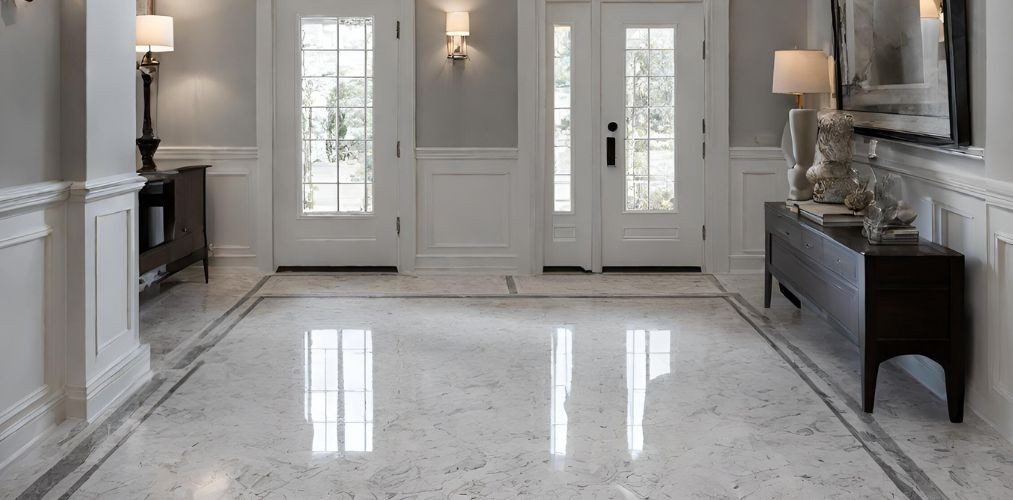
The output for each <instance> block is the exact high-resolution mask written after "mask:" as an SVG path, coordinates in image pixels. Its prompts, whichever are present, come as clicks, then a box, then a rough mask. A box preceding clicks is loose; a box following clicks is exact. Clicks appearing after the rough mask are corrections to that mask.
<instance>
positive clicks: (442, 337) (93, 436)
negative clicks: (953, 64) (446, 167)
mask: <svg viewBox="0 0 1013 500" xmlns="http://www.w3.org/2000/svg"><path fill="white" fill-rule="evenodd" d="M230 273H233V274H234V276H222V277H219V286H218V288H212V287H201V286H197V284H196V283H194V284H193V286H190V287H189V289H187V290H186V293H177V294H172V293H169V294H163V297H159V298H158V299H157V300H155V301H152V302H149V303H146V304H145V305H144V306H142V338H143V337H144V336H145V335H146V332H145V328H144V327H145V325H146V324H147V325H149V327H150V326H154V327H157V328H151V330H149V331H148V332H147V334H149V335H152V334H153V335H156V336H158V338H153V339H152V340H151V341H152V342H156V341H158V342H163V343H164V345H165V346H167V347H169V349H167V350H159V351H158V352H160V353H162V354H158V355H156V357H155V358H156V361H158V362H157V363H156V366H157V367H158V368H157V369H158V374H157V375H156V379H155V381H153V383H152V384H151V386H150V387H148V388H146V389H145V392H144V393H141V394H137V395H135V396H134V397H133V398H131V400H130V401H127V402H125V403H124V405H123V406H121V407H120V409H118V410H117V411H116V412H115V413H114V414H113V415H111V416H110V417H108V418H107V419H105V420H103V421H99V422H95V423H93V424H91V425H84V424H83V423H80V422H76V423H75V422H67V423H65V424H64V425H63V426H61V427H60V428H58V429H57V430H56V431H54V434H53V435H52V436H49V437H47V438H46V439H44V440H43V441H41V442H40V444H39V446H38V448H37V449H36V450H33V453H31V454H29V455H27V456H26V457H24V459H23V460H19V461H16V462H15V463H14V464H12V466H10V467H8V468H7V469H5V470H3V471H0V497H5V498H6V497H15V496H17V495H18V493H19V492H22V491H26V493H25V494H24V495H23V497H24V498H37V497H40V496H42V495H43V494H45V496H46V498H60V497H69V498H103V499H105V498H138V497H140V498H195V497H200V498H235V497H244V498H245V497H258V498H259V497H270V498H319V497H337V498H356V497H380V496H383V497H387V498H431V497H438V498H516V497H528V498H744V497H752V498H1009V497H1010V493H1011V491H1013V484H1011V483H1013V480H1011V479H1009V478H1011V477H1013V460H1011V458H1013V446H1011V445H1010V444H1009V443H1008V442H1006V441H1005V440H1003V439H1002V438H1001V437H999V436H998V435H997V434H996V433H995V432H994V431H993V430H991V429H990V428H989V427H988V426H987V424H985V423H984V422H982V421H981V420H980V419H978V418H977V417H975V416H973V415H969V418H968V419H967V422H966V423H965V424H963V425H953V424H950V423H949V422H948V421H947V419H946V415H945V404H943V403H942V402H941V401H939V400H938V399H937V398H936V396H935V395H933V394H932V393H931V392H930V391H928V390H926V389H925V388H924V387H922V386H920V385H919V384H918V383H917V382H915V381H913V380H912V379H910V377H908V376H907V375H906V374H905V373H902V372H901V371H899V370H897V369H896V368H895V367H893V366H889V365H887V366H884V370H883V373H882V374H881V375H880V384H881V387H880V398H879V401H877V412H876V414H875V415H873V416H869V415H866V414H864V413H862V412H861V411H860V408H858V405H857V402H856V398H857V395H858V394H859V391H858V387H859V385H858V382H859V380H858V372H857V357H856V355H857V353H856V351H855V349H856V348H855V347H854V346H853V345H852V344H850V343H849V342H848V341H847V340H845V339H844V338H843V337H841V336H840V335H838V334H837V333H836V332H834V331H833V330H832V329H830V328H829V327H827V326H826V324H825V322H823V321H822V320H821V319H820V318H819V316H818V315H815V314H813V313H811V312H810V311H808V310H803V311H801V312H799V311H797V310H795V309H793V308H792V307H791V306H790V305H788V304H787V302H786V301H784V300H783V299H782V298H780V297H776V298H775V301H774V307H773V309H771V310H760V309H758V307H757V306H758V304H759V303H760V300H761V299H762V293H760V292H761V285H762V279H760V278H758V277H756V276H746V277H741V276H720V277H718V278H715V277H713V276H707V275H688V274H687V275H654V276H651V275H604V276H580V275H572V276H567V275H548V276H542V277H514V278H513V279H507V278H506V277H441V279H432V277H419V278H408V277H398V276H395V275H383V276H373V277H370V276H365V275H360V276H349V275H311V276H307V275H275V276H271V277H269V278H267V279H266V280H262V281H259V280H260V277H259V276H258V275H257V274H256V273H252V272H249V271H245V272H244V271H241V270H237V271H230ZM213 278H214V276H213ZM391 278H402V279H391ZM476 278H478V279H476ZM179 281H180V282H181V286H189V285H188V284H187V283H188V281H189V278H188V277H187V274H186V273H182V274H181V275H180V279H179ZM178 289H179V290H181V291H182V290H184V289H183V288H178ZM172 290H173V288H172V287H170V292H171V291H172ZM216 295H219V296H223V295H227V296H228V297H229V300H224V299H221V300H219V299H216V298H215V296H216ZM648 295H656V296H654V297H650V296H648ZM367 297H369V298H367ZM383 297H386V298H383ZM594 297H598V298H594ZM174 307H175V309H176V310H178V311H179V314H178V315H173V314H171V313H168V312H167V311H169V310H171V309H173V308H174ZM145 309H148V310H147V311H145ZM163 311H166V312H163ZM145 313H147V314H145ZM145 318H147V323H146V322H145V321H146V320H145ZM174 325H178V326H179V328H178V330H176V329H174V327H173V326H174ZM174 341H178V342H179V343H178V345H176V346H175V347H173V342H174ZM47 471H48V472H47ZM33 483H34V484H33ZM30 485H31V486H32V489H29V490H26V488H28V487H29V486H30Z"/></svg>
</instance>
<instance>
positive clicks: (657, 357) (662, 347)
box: [626, 330, 672, 458]
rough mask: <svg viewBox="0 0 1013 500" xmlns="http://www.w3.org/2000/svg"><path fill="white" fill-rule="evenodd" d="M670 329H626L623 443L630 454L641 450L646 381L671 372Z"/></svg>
mask: <svg viewBox="0 0 1013 500" xmlns="http://www.w3.org/2000/svg"><path fill="white" fill-rule="evenodd" d="M671 346H672V332H671V331H670V330H627V331H626V389H627V393H626V443H627V446H628V447H629V450H630V456H632V457H633V458H637V456H639V455H640V452H642V451H644V409H645V408H646V407H647V383H648V382H650V381H651V380H654V379H655V378H657V377H660V376H662V375H665V374H668V373H670V372H671V371H672V347H671Z"/></svg>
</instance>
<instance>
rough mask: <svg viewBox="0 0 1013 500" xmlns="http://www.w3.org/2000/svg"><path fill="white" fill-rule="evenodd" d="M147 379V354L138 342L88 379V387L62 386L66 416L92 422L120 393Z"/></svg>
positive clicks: (148, 360) (134, 387)
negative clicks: (65, 395)
mask: <svg viewBox="0 0 1013 500" xmlns="http://www.w3.org/2000/svg"><path fill="white" fill-rule="evenodd" d="M149 379H151V353H150V347H149V346H148V345H147V344H142V345H140V346H138V347H137V349H134V350H133V351H132V352H131V353H130V354H128V355H127V356H124V358H123V359H121V360H120V361H119V362H118V363H116V364H115V365H113V366H111V367H110V368H109V369H108V370H106V371H105V372H104V373H102V374H100V375H99V376H98V377H95V379H94V380H91V381H89V383H88V387H73V386H69V385H68V386H67V387H66V388H65V391H66V394H67V415H68V416H71V417H79V418H83V419H85V420H88V421H92V420H94V419H95V417H96V416H98V415H100V414H101V413H102V412H104V411H105V410H107V409H108V408H109V407H110V406H111V405H112V404H113V403H114V402H116V401H117V400H118V399H119V398H120V397H121V396H123V395H125V394H127V393H130V392H133V390H134V389H136V388H137V387H139V386H140V385H141V384H143V383H145V382H147V381H148V380H149Z"/></svg>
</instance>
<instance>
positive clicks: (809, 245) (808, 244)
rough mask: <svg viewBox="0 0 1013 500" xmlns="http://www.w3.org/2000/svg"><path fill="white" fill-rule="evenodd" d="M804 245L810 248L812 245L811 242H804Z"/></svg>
mask: <svg viewBox="0 0 1013 500" xmlns="http://www.w3.org/2000/svg"><path fill="white" fill-rule="evenodd" d="M805 247H806V248H812V247H813V246H812V244H811V243H806V244H805Z"/></svg>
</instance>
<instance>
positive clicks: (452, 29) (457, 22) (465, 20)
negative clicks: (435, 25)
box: [447, 12, 471, 36]
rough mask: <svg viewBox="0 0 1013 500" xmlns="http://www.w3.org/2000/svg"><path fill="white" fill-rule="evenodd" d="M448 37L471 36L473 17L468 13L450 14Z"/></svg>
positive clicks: (448, 18) (448, 17) (448, 14)
mask: <svg viewBox="0 0 1013 500" xmlns="http://www.w3.org/2000/svg"><path fill="white" fill-rule="evenodd" d="M447 36H471V16H470V15H469V14H468V13H467V12H448V13H447Z"/></svg>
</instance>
